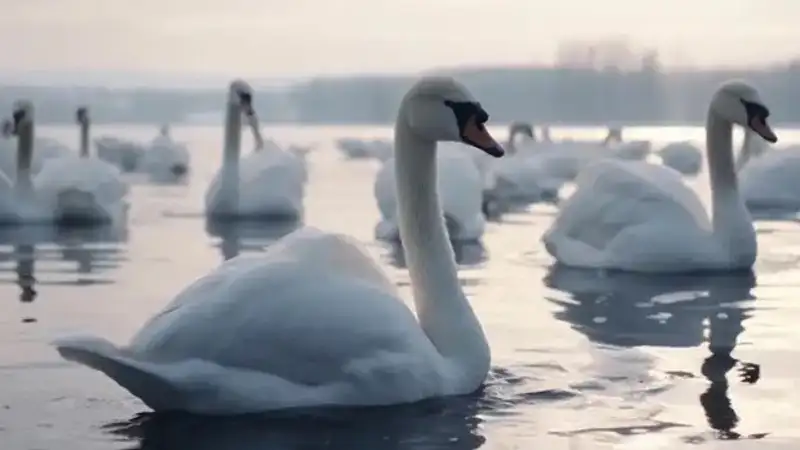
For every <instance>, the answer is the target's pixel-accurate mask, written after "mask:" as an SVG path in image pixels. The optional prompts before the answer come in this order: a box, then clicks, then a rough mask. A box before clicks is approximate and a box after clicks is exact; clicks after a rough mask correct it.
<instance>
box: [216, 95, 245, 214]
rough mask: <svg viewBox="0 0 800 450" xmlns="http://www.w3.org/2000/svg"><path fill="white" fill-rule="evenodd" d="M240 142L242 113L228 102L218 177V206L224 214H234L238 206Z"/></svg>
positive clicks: (236, 106) (237, 107)
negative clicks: (220, 167)
mask: <svg viewBox="0 0 800 450" xmlns="http://www.w3.org/2000/svg"><path fill="white" fill-rule="evenodd" d="M241 142H242V113H241V111H240V110H239V106H238V105H236V104H234V103H231V102H229V103H228V108H227V110H226V112H225V142H224V144H223V155H222V169H221V171H220V179H219V188H220V192H219V199H220V200H219V201H220V203H219V208H220V212H222V213H225V214H235V213H236V211H238V208H239V153H240V152H241Z"/></svg>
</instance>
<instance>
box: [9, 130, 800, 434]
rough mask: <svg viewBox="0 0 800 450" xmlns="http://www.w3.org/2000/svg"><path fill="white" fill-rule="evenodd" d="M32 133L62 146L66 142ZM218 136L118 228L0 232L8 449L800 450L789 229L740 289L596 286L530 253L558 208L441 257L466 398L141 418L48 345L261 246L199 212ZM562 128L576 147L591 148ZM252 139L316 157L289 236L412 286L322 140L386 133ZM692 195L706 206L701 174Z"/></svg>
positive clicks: (135, 314)
mask: <svg viewBox="0 0 800 450" xmlns="http://www.w3.org/2000/svg"><path fill="white" fill-rule="evenodd" d="M37 130H38V132H39V133H40V135H46V136H52V137H56V138H59V139H62V140H63V141H64V142H67V143H70V142H75V141H76V140H77V136H76V134H77V133H76V131H75V130H74V128H73V127H65V128H56V127H39V128H38V129H37ZM221 131H222V130H221V128H219V127H177V126H176V127H174V129H173V131H172V132H173V135H174V136H175V138H176V139H179V140H183V141H186V142H187V143H188V144H189V147H190V149H191V152H192V158H193V167H192V171H193V172H192V175H191V177H190V180H189V182H188V183H186V184H184V185H173V186H158V185H152V184H148V183H147V182H145V181H144V180H143V179H138V178H137V177H135V176H132V177H131V178H130V182H131V185H132V189H131V194H130V201H131V204H132V206H131V215H130V220H129V226H128V228H127V230H125V232H124V233H119V234H118V235H114V236H104V237H103V236H92V235H86V233H83V234H76V233H71V234H63V235H60V236H58V237H57V238H56V239H54V240H55V242H52V241H51V242H49V243H48V242H41V243H36V245H16V246H15V245H14V244H15V242H14V237H13V236H8V235H0V239H1V240H2V243H3V245H2V247H0V278H1V280H0V281H1V282H2V284H0V298H2V299H3V301H2V303H0V442H2V443H3V444H2V448H3V449H4V450H12V449H13V450H16V449H25V450H38V449H59V450H72V449H75V450H78V449H80V450H94V449H159V450H162V449H170V450H183V449H186V450H189V449H191V450H200V449H220V450H221V449H226V450H244V449H256V448H258V449H317V448H326V449H343V450H344V449H352V450H356V449H373V450H378V449H412V448H413V449H439V448H446V449H474V448H483V449H526V450H527V449H533V448H546V449H550V450H559V449H570V450H583V449H642V450H649V449H677V448H685V447H686V448H688V447H691V448H694V447H697V448H701V449H720V448H728V447H729V446H733V445H738V447H737V448H759V449H762V448H768V449H772V448H775V449H778V448H786V449H789V448H798V447H800V428H795V427H796V426H797V424H798V423H800V413H798V412H796V410H795V406H796V405H798V404H800V395H799V394H798V391H797V390H796V389H794V387H795V386H794V383H795V380H797V379H798V377H800V365H796V363H795V362H794V359H795V358H799V359H800V351H798V350H797V347H796V345H795V343H797V342H800V327H798V326H797V323H798V321H800V307H798V304H797V303H796V300H797V297H798V296H799V294H800V270H798V268H799V267H800V226H798V223H797V221H796V220H793V219H790V220H783V221H760V222H758V223H757V229H758V239H759V245H760V253H759V258H758V262H757V265H756V270H755V272H756V275H757V276H756V278H753V277H749V276H743V275H728V276H716V277H710V276H684V277H664V276H662V277H645V276H633V275H608V274H606V275H602V274H598V273H593V272H581V271H574V270H567V269H563V268H559V269H556V268H554V267H553V261H552V259H551V258H550V257H549V256H548V255H547V253H546V252H545V250H544V248H543V246H542V245H541V243H540V241H539V237H540V236H541V234H542V233H543V232H544V230H545V229H546V228H547V226H548V225H549V224H550V222H551V220H552V219H553V217H554V214H555V213H556V209H555V207H552V206H534V207H532V208H530V209H529V210H527V211H525V212H519V213H514V214H510V215H507V216H505V217H503V218H502V219H501V220H500V221H499V222H492V223H490V224H489V227H488V229H487V232H486V234H485V236H484V240H483V248H480V247H475V246H472V247H467V248H458V249H457V252H458V254H459V255H460V257H461V258H462V268H461V271H460V276H461V279H462V280H463V286H464V289H465V290H466V292H467V293H468V295H469V297H470V299H471V300H472V304H473V306H474V307H475V309H476V310H477V312H478V314H479V316H480V318H481V320H482V322H483V324H484V327H485V329H486V332H487V334H488V337H489V339H490V342H491V346H492V349H493V357H494V361H493V366H494V370H493V372H492V377H491V379H490V380H489V382H488V383H487V386H486V389H485V390H484V391H483V392H482V393H479V394H476V395H475V396H472V397H468V398H459V399H449V400H442V401H435V402H426V403H424V404H421V405H413V406H408V407H397V408H383V409H378V410H368V411H352V412H338V413H331V414H329V415H326V416H322V417H315V418H302V417H301V418H298V417H248V418H228V419H220V418H216V419H213V418H197V417H187V416H181V415H153V414H147V409H146V408H145V407H144V406H143V405H142V404H141V403H140V402H139V401H138V400H137V399H135V398H133V397H132V396H130V395H129V394H128V393H127V392H125V391H124V390H122V389H121V388H119V387H118V386H117V385H116V384H114V383H113V382H111V381H110V380H109V379H107V378H105V377H104V376H102V375H101V374H100V373H98V372H94V371H92V370H89V369H87V368H85V367H80V366H77V365H73V364H70V363H67V362H64V361H62V360H61V359H60V358H59V356H58V355H57V353H56V352H55V351H54V350H53V349H52V347H51V346H50V345H49V342H50V341H51V340H52V339H53V338H55V337H57V336H60V335H63V334H66V333H73V332H87V333H92V334H97V335H100V336H104V337H107V338H109V339H111V340H112V341H116V342H119V343H124V342H127V340H128V339H129V338H130V337H131V335H132V334H133V333H134V332H135V331H136V330H137V329H138V327H139V326H140V325H141V324H142V323H143V322H144V321H145V320H146V319H147V318H148V317H150V316H151V315H152V314H154V313H155V312H157V311H158V310H160V309H161V308H162V306H163V305H164V304H165V303H167V302H168V301H169V300H170V299H171V298H172V297H173V296H174V295H175V294H176V293H177V292H178V291H180V290H181V289H182V288H183V287H184V286H186V285H187V284H188V283H190V282H191V281H192V280H194V279H195V278H197V277H199V276H202V275H203V274H205V273H207V272H208V271H210V270H211V269H213V268H214V267H215V266H217V265H218V264H219V263H220V262H221V261H223V259H224V256H225V255H231V254H234V253H236V252H237V251H239V252H259V251H263V249H264V248H265V247H266V246H267V245H268V244H269V238H268V237H259V236H258V234H259V233H257V232H256V231H257V230H256V231H253V230H250V232H249V233H241V235H240V236H239V237H236V236H227V237H226V238H225V239H221V238H219V237H215V236H212V235H210V233H209V232H208V231H207V230H206V229H205V221H204V220H203V218H202V215H201V214H202V199H203V194H204V192H205V188H206V186H207V185H208V183H209V181H210V179H211V177H212V176H213V173H214V171H215V169H216V167H217V165H218V163H219V161H220V157H221V151H220V148H221V141H222V137H221V134H222V133H221ZM557 131H559V130H554V132H553V135H554V137H558V136H559V133H558V132H557ZM561 131H562V132H563V133H567V134H569V135H573V136H575V137H578V138H581V137H597V138H598V139H599V138H600V137H602V134H603V130H600V129H571V130H561ZM95 133H96V135H99V134H105V133H112V134H116V135H118V136H127V137H134V138H140V139H150V138H151V137H152V136H153V135H154V133H155V127H153V128H143V127H97V129H96V132H95ZM625 133H626V136H625V137H626V138H627V139H651V140H653V141H654V143H655V145H656V147H658V144H660V143H663V142H666V141H669V140H673V139H679V138H685V137H688V138H690V139H695V140H698V141H700V140H702V138H703V130H702V129H700V128H683V129H681V128H631V129H626V130H625ZM265 134H267V135H269V136H272V137H274V138H275V139H276V140H277V141H278V142H279V143H283V144H288V143H298V144H304V143H313V144H316V145H317V150H316V151H315V152H314V153H312V154H311V156H310V157H309V176H310V181H309V187H308V190H307V195H306V199H305V204H306V211H307V214H306V220H305V222H306V223H307V224H312V225H315V226H317V227H320V228H322V229H326V230H332V231H338V232H344V233H347V234H350V235H352V236H354V237H356V238H358V239H359V240H360V241H362V242H363V243H364V245H366V246H367V247H368V248H369V249H370V251H371V252H372V253H373V254H374V255H375V257H376V258H378V259H380V260H381V261H382V262H383V263H384V264H385V265H386V266H387V267H388V268H389V270H390V273H391V274H392V275H393V277H394V278H395V280H396V281H397V283H398V285H400V286H401V287H402V288H403V290H404V293H405V294H406V296H408V294H409V292H408V281H409V280H408V273H407V272H406V270H404V269H403V268H402V267H400V266H402V260H401V259H399V258H398V257H397V253H396V249H392V248H391V247H390V246H387V245H384V244H381V243H377V242H375V241H374V239H373V227H374V225H375V224H376V222H377V220H378V210H377V207H376V205H375V201H374V198H373V194H372V183H373V178H374V175H375V173H376V171H377V168H378V166H377V163H375V162H371V161H344V160H342V158H341V157H340V155H339V153H338V152H337V151H336V150H335V149H334V147H333V140H334V139H335V138H337V137H343V136H356V137H358V136H360V137H389V136H390V134H391V131H390V129H389V128H368V127H364V128H354V127H326V128H323V127H289V126H285V127H270V128H267V129H266V130H265ZM499 135H500V136H502V137H504V136H505V130H502V131H500V132H499ZM779 135H780V137H781V139H782V142H787V143H788V142H800V131H792V130H781V133H779ZM690 183H691V184H692V185H693V186H695V187H696V188H697V189H698V191H699V192H701V193H702V194H703V197H705V198H707V197H708V187H707V178H706V177H705V175H700V176H699V177H698V178H697V179H694V180H691V181H690ZM0 234H2V233H0ZM212 234H213V233H212ZM27 244H31V242H27ZM32 289H33V290H35V291H36V292H37V294H38V295H36V296H35V298H32V297H34V296H33V295H32ZM709 336H711V337H713V338H714V339H721V340H732V339H734V338H735V339H736V342H737V346H736V348H735V350H734V352H733V355H734V356H735V357H737V358H739V359H741V360H742V361H748V362H753V363H758V364H760V365H761V370H762V379H761V380H760V381H759V382H758V383H757V384H755V385H748V384H744V383H741V382H740V381H739V380H738V377H737V375H736V370H735V369H733V370H731V371H730V372H727V378H728V381H727V383H726V382H725V379H724V377H725V376H726V370H727V369H729V367H728V366H726V365H725V364H724V363H722V362H720V361H718V360H707V358H708V357H709V356H710V351H709V349H708V340H709ZM715 336H716V337H715ZM711 380H713V382H712V381H711ZM715 429H717V430H720V429H722V430H726V429H727V430H733V431H732V432H729V433H724V432H723V433H720V432H719V431H716V430H715ZM734 433H736V434H734ZM737 436H738V438H739V441H738V442H731V440H730V439H732V438H733V437H737ZM725 438H727V439H725Z"/></svg>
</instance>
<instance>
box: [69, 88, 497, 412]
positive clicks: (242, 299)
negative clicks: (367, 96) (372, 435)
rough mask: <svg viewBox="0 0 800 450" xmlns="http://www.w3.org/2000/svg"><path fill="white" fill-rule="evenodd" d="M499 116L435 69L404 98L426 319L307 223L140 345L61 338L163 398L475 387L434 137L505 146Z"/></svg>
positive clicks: (402, 160)
mask: <svg viewBox="0 0 800 450" xmlns="http://www.w3.org/2000/svg"><path fill="white" fill-rule="evenodd" d="M487 118H488V115H487V114H486V113H485V112H484V111H483V110H482V109H481V108H480V106H479V105H478V104H477V102H475V100H473V99H472V98H471V97H470V95H469V93H468V92H467V91H466V89H465V88H463V87H461V86H460V85H458V84H456V83H455V82H454V81H452V80H450V79H440V78H429V79H423V80H422V81H420V82H418V83H417V84H416V85H415V86H414V87H412V89H411V91H409V93H408V94H407V95H406V97H405V98H404V99H403V101H402V103H401V106H400V111H399V113H398V117H397V124H396V126H395V130H396V143H397V146H398V147H397V161H396V164H395V167H396V170H397V180H398V200H399V201H398V203H399V209H400V233H401V235H402V238H403V239H402V241H403V245H404V248H405V252H406V259H407V261H408V265H409V269H410V275H411V280H412V286H413V295H414V302H415V305H416V312H417V319H418V320H415V317H414V315H413V314H412V313H411V311H409V309H408V308H407V307H406V305H405V304H404V303H403V302H402V300H401V299H400V297H399V295H398V293H397V290H396V288H395V286H394V285H393V284H392V282H391V281H390V280H389V279H388V278H387V277H386V276H385V275H384V273H383V272H382V270H381V269H380V268H379V267H377V266H376V265H375V263H374V262H373V261H372V260H371V259H370V258H369V257H367V256H366V255H365V253H364V251H363V250H362V249H361V248H360V247H359V246H358V245H357V244H356V243H355V242H353V241H352V240H350V239H348V238H345V237H343V236H341V235H336V234H327V233H323V232H321V231H318V230H315V229H308V228H307V229H303V230H300V231H297V232H295V233H292V234H290V235H289V236H287V237H285V238H284V239H282V240H280V241H278V242H277V243H276V244H274V246H272V247H270V248H269V249H268V250H267V251H266V253H264V254H263V255H260V256H258V257H242V256H240V257H236V258H233V259H231V260H229V261H228V262H226V263H224V264H223V265H222V266H220V267H219V268H218V269H216V270H214V271H213V272H211V274H209V275H207V276H205V277H203V278H200V279H199V280H197V281H196V282H194V283H193V284H192V285H190V286H189V287H188V288H187V289H185V290H184V291H183V292H181V293H180V294H179V295H178V296H177V297H176V298H175V300H173V301H172V303H171V304H170V305H169V306H167V307H166V308H165V309H164V310H163V311H162V312H161V313H159V314H158V315H156V316H155V317H154V318H152V319H151V320H150V321H149V322H148V323H147V324H145V325H144V327H143V328H142V329H141V330H140V331H139V333H137V335H136V336H135V337H134V338H133V340H132V341H131V344H130V345H129V346H127V347H124V348H119V347H117V346H115V345H113V344H111V343H109V342H107V341H105V340H103V339H99V338H93V337H89V338H72V339H64V340H61V341H59V342H58V343H57V348H58V351H59V352H60V353H61V355H62V356H64V357H65V358H67V359H71V360H74V361H77V362H80V363H82V364H85V365H87V366H89V367H92V368H94V369H97V370H100V371H102V372H104V373H105V374H106V375H108V376H109V377H111V378H112V379H113V380H114V381H116V382H117V383H119V384H120V385H122V386H123V387H125V388H126V389H128V390H129V391H130V392H131V393H133V394H134V395H136V396H138V397H139V398H141V399H142V400H143V401H144V402H145V403H146V404H147V405H148V406H150V407H151V408H154V409H158V410H168V409H180V410H186V411H190V412H194V413H210V414H234V413H247V412H256V411H266V410H274V409H281V408H292V407H312V406H326V405H351V406H352V405H385V404H394V403H405V402H413V401H417V400H421V399H424V398H429V397H435V396H446V395H457V394H466V393H470V392H473V391H475V390H476V389H478V388H479V387H480V385H481V384H482V383H483V381H484V380H485V377H486V375H487V374H488V370H489V363H490V353H489V347H488V345H487V342H486V338H485V336H484V334H483V331H482V329H481V326H480V324H479V323H478V321H477V318H476V317H475V315H474V313H473V311H472V309H471V308H470V305H469V302H468V301H467V299H466V297H465V296H464V293H463V292H462V290H461V288H460V285H459V283H458V278H457V276H456V269H455V264H454V261H453V250H452V248H451V247H450V243H449V242H448V240H447V235H446V232H445V228H444V224H443V220H442V216H441V210H440V209H439V206H438V201H437V197H436V193H435V189H434V186H436V179H435V177H436V168H435V165H436V150H435V146H436V141H437V140H445V139H447V140H455V139H464V140H465V141H467V142H470V143H471V144H472V145H474V146H476V147H478V148H481V149H483V150H484V151H486V152H491V153H493V154H495V155H498V156H500V155H502V150H501V149H499V148H498V147H497V144H496V143H494V141H493V140H492V139H491V137H490V136H489V135H488V133H486V131H485V129H484V128H483V123H484V122H485V120H486V119H487Z"/></svg>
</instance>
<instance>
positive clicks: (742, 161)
mask: <svg viewBox="0 0 800 450" xmlns="http://www.w3.org/2000/svg"><path fill="white" fill-rule="evenodd" d="M736 163H737V166H738V167H739V180H740V184H741V187H742V196H743V197H744V201H745V204H746V205H747V207H748V209H750V210H751V211H756V210H758V211H759V212H767V211H769V212H796V211H798V210H800V146H798V145H793V146H789V147H787V148H784V149H780V150H773V149H770V148H769V147H768V146H767V144H766V143H765V142H764V140H763V139H761V138H760V137H759V136H758V135H757V134H754V133H745V136H744V145H743V146H742V152H741V154H740V155H739V158H738V159H737V161H736Z"/></svg>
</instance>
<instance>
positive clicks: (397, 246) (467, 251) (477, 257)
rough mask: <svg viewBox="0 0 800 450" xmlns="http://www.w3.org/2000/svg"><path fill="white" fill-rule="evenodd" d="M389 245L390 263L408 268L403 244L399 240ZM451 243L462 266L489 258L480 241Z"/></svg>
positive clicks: (474, 264) (400, 267) (458, 262)
mask: <svg viewBox="0 0 800 450" xmlns="http://www.w3.org/2000/svg"><path fill="white" fill-rule="evenodd" d="M387 245H389V253H388V255H387V256H388V262H389V264H391V265H393V266H395V267H397V268H398V269H407V268H408V267H407V266H406V256H405V252H404V251H403V245H402V244H401V243H399V242H392V243H388V244H387ZM450 245H452V247H453V253H454V254H455V259H456V264H458V265H459V266H461V267H470V266H477V265H479V264H481V263H483V262H485V261H486V259H487V258H488V254H487V252H486V248H485V247H484V246H483V244H482V243H480V242H455V241H451V242H450Z"/></svg>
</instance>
